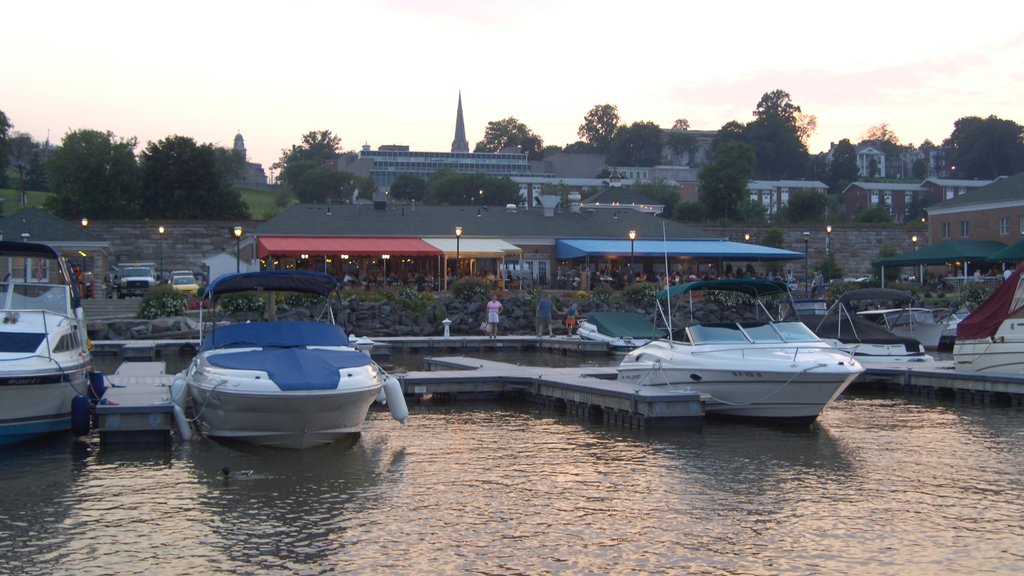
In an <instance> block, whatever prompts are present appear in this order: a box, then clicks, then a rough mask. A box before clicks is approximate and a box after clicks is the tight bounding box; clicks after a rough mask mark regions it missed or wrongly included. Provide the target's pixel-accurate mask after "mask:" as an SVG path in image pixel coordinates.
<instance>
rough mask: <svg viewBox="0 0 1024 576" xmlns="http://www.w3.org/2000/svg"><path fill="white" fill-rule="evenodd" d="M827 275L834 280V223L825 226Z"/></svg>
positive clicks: (828, 278)
mask: <svg viewBox="0 0 1024 576" xmlns="http://www.w3.org/2000/svg"><path fill="white" fill-rule="evenodd" d="M825 274H827V276H826V277H825V278H826V279H827V280H828V281H829V282H831V281H832V225H831V224H829V225H828V226H825Z"/></svg>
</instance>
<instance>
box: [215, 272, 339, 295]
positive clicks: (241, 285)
mask: <svg viewBox="0 0 1024 576" xmlns="http://www.w3.org/2000/svg"><path fill="white" fill-rule="evenodd" d="M338 286H339V284H338V280H337V279H335V278H334V277H333V276H331V275H330V274H325V273H323V272H307V271H303V270H275V271H265V272H242V273H241V274H225V275H224V276H221V277H219V278H217V279H216V280H214V281H213V282H211V283H210V285H209V286H208V287H207V288H206V292H204V293H203V298H213V297H216V296H220V295H221V294H229V293H232V292H250V291H261V290H262V291H279V292H303V293H307V294H317V295H319V296H328V295H329V294H330V293H331V292H333V291H334V290H336V289H337V288H338Z"/></svg>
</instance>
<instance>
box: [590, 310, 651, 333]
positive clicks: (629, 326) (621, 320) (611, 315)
mask: <svg viewBox="0 0 1024 576" xmlns="http://www.w3.org/2000/svg"><path fill="white" fill-rule="evenodd" d="M587 322H589V323H591V324H593V325H594V327H595V328H597V331H598V332H600V333H601V334H604V335H605V336H611V337H612V338H661V337H664V336H665V334H666V333H667V332H666V331H665V330H663V329H660V328H656V327H655V326H654V324H651V322H650V321H649V320H648V319H647V317H646V316H644V315H643V314H638V313H636V312H592V313H590V314H588V315H587Z"/></svg>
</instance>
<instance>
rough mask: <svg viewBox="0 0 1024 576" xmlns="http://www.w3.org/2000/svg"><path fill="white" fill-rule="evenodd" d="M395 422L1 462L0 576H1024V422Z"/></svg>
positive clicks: (511, 411) (28, 451)
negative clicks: (291, 446)
mask: <svg viewBox="0 0 1024 576" xmlns="http://www.w3.org/2000/svg"><path fill="white" fill-rule="evenodd" d="M562 358H564V357H560V356H556V355H551V356H550V357H546V358H537V357H536V355H534V359H536V360H541V361H544V362H545V363H547V362H555V361H558V362H561V361H563V360H562ZM576 360H577V361H578V360H579V359H576ZM403 361H404V359H403ZM564 362H572V360H564ZM410 408H411V410H412V416H411V417H410V418H409V421H408V423H407V424H406V425H404V426H403V425H400V424H398V423H397V422H395V421H394V420H392V419H391V418H390V417H389V416H388V415H387V413H386V411H382V410H377V409H374V410H373V411H372V412H371V414H370V417H369V419H368V421H367V422H366V426H365V431H364V433H363V434H362V436H361V438H359V439H358V440H357V441H355V442H353V443H349V444H336V445H334V446H331V447H328V448H325V449H314V450H307V451H303V452H292V451H280V450H273V449H264V448H255V447H247V446H243V445H225V444H220V443H217V442H213V441H209V440H199V441H195V442H192V443H189V444H182V443H176V444H174V445H173V446H172V447H170V448H168V449H162V448H159V447H157V448H154V447H148V448H146V447H129V448H125V447H112V446H100V445H99V444H98V442H97V441H96V440H92V441H90V442H81V441H80V442H73V441H71V440H68V439H59V440H48V441H45V442H40V443H36V444H33V445H26V446H18V447H13V448H7V449H5V450H4V451H3V452H2V453H0V462H2V463H3V464H2V466H0V493H2V494H3V495H4V496H3V498H2V499H0V572H7V573H11V574H71V573H74V574H111V573H118V574H136V573H137V574H210V573H221V574H223V573H247V574H248V573H269V574H336V573H400V574H411V573H416V574H451V573H481V574H546V573H556V572H558V573H563V572H566V573H572V574H588V573H591V574H664V573H703V574H927V573H939V572H941V573H949V574H967V573H971V574H973V573H980V572H985V573H990V574H1019V573H1021V572H1022V571H1024V548H1022V547H1021V544H1022V542H1024V498H1022V494H1024V489H1022V484H1024V479H1022V478H1024V474H1022V472H1024V413H1022V412H1021V411H1020V410H1013V409H1009V408H1001V407H971V406H964V405H954V404H946V403H942V402H924V401H914V400H906V399H904V398H902V397H898V396H891V395H890V396H886V395H877V394H869V393H856V394H848V395H847V396H846V397H845V398H843V399H841V400H840V401H839V402H837V403H836V404H834V405H833V406H832V407H831V408H829V409H828V410H826V412H825V413H824V414H823V416H822V418H821V419H820V420H819V421H818V423H816V424H815V425H813V426H811V427H809V428H799V429H792V428H774V427H767V426H758V425H744V424H737V423H719V422H715V421H711V420H709V421H707V422H705V423H704V425H703V426H701V427H700V429H699V430H690V431H676V432H641V431H629V430H620V429H612V428H605V427H603V426H602V425H600V424H592V423H587V422H583V421H580V420H577V419H574V418H568V417H563V416H561V415H558V414H556V413H553V412H550V411H545V410H543V409H540V408H538V407H536V406H533V405H529V404H517V403H514V402H510V401H500V402H488V403H467V402H459V403H449V404H444V403H437V404H432V403H422V404H413V405H411V406H410Z"/></svg>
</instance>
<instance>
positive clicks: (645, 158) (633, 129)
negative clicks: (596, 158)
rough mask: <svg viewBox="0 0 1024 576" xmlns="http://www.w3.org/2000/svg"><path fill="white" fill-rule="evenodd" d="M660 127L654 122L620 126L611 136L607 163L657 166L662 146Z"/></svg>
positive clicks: (662, 137)
mask: <svg viewBox="0 0 1024 576" xmlns="http://www.w3.org/2000/svg"><path fill="white" fill-rule="evenodd" d="M664 146H665V143H664V136H663V134H662V132H661V128H660V127H658V125H657V124H655V123H654V122H634V123H633V124H630V125H629V126H620V127H619V128H618V129H617V130H616V131H615V136H614V137H613V138H612V143H611V151H610V153H609V155H608V163H609V164H611V165H613V166H657V165H658V164H661V152H662V149H663V148H664Z"/></svg>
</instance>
